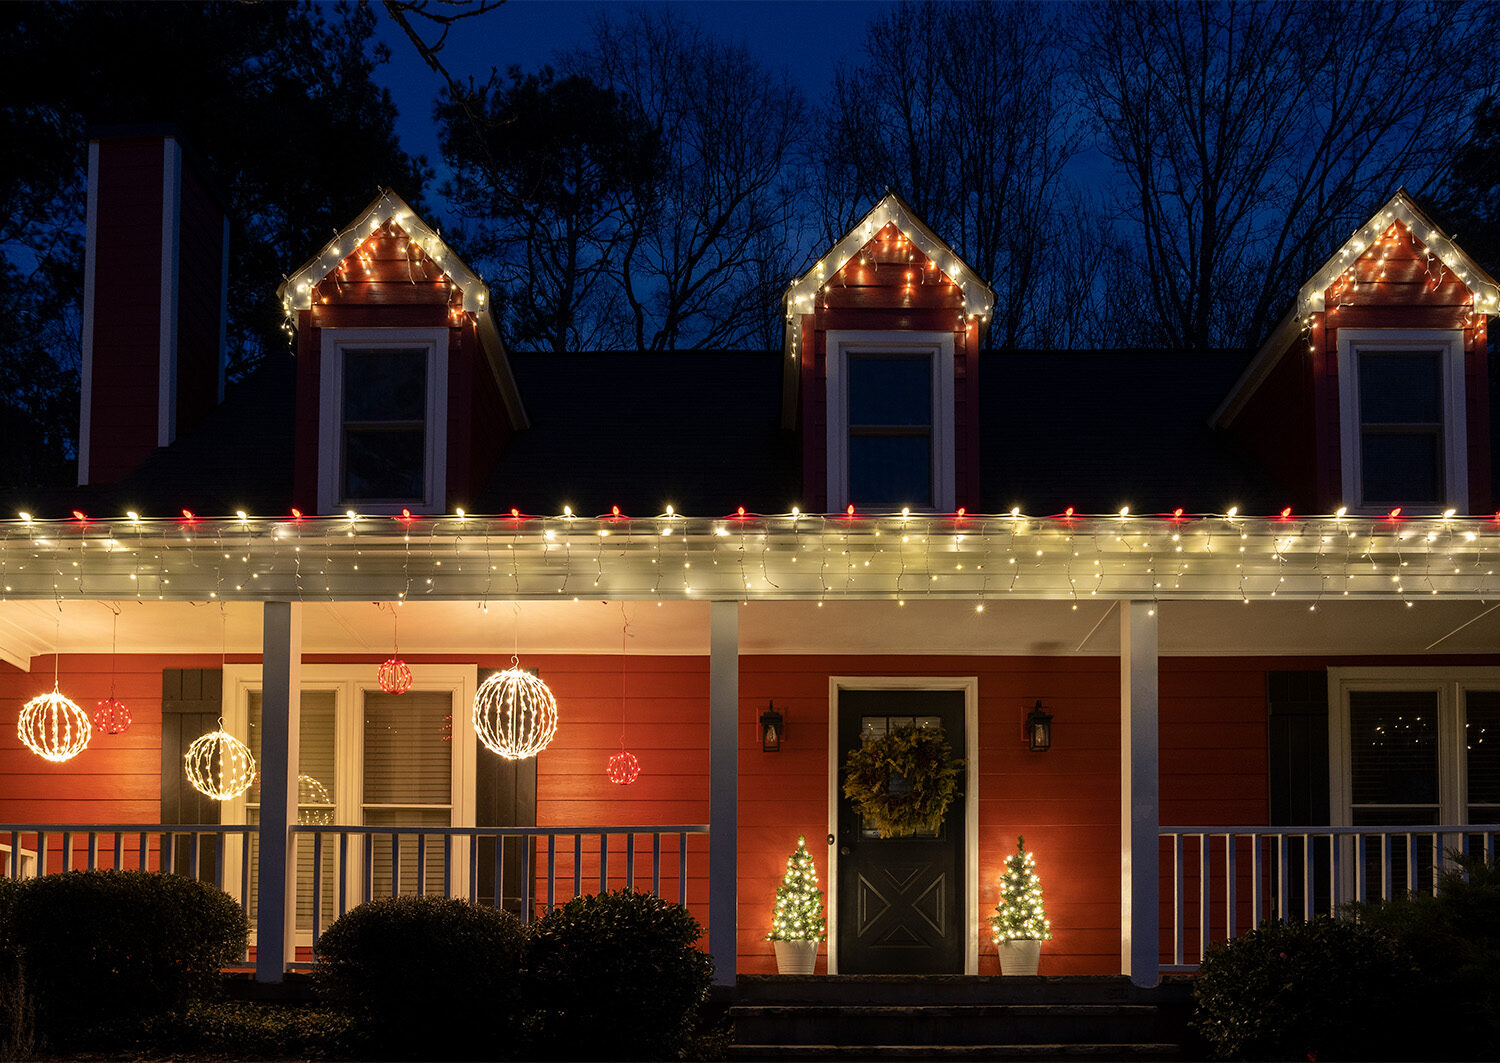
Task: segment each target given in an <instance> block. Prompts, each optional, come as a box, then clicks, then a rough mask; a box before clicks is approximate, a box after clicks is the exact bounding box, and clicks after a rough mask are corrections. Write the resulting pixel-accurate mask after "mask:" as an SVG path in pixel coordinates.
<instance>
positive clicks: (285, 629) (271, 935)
mask: <svg viewBox="0 0 1500 1063" xmlns="http://www.w3.org/2000/svg"><path fill="white" fill-rule="evenodd" d="M263 625H264V626H263V633H262V641H261V683H262V686H261V730H260V765H259V767H260V831H259V837H260V879H259V882H258V883H257V889H256V893H255V899H256V904H257V910H256V919H255V927H256V944H255V978H256V981H259V982H279V981H281V980H282V978H283V977H284V976H285V974H286V965H287V962H288V961H290V960H292V959H295V958H296V955H297V952H296V944H297V939H296V923H297V848H296V847H297V838H296V835H294V834H293V833H292V832H291V825H292V824H293V823H296V822H297V738H298V734H299V731H300V727H299V722H300V717H301V707H302V705H301V686H302V605H301V603H299V602H266V603H265V606H264V621H263Z"/></svg>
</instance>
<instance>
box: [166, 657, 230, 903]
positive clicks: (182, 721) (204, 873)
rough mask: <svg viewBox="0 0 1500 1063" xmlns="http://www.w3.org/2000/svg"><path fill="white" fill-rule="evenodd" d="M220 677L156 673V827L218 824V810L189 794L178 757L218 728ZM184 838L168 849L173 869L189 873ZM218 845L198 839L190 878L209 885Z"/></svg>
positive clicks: (208, 671)
mask: <svg viewBox="0 0 1500 1063" xmlns="http://www.w3.org/2000/svg"><path fill="white" fill-rule="evenodd" d="M223 685H224V684H223V673H222V672H220V670H219V669H217V668H166V669H163V670H162V673H161V822H162V823H163V824H168V825H169V824H173V823H218V822H220V813H221V812H222V810H223V808H222V805H221V804H220V803H219V802H218V801H215V800H213V799H212V798H210V797H206V796H205V795H203V794H201V793H199V792H198V791H197V790H195V789H193V787H192V785H191V784H190V783H189V782H188V781H187V775H186V774H185V772H184V771H183V763H182V758H183V754H185V753H186V752H187V748H188V746H189V745H191V744H192V742H193V740H194V739H195V738H198V737H199V736H200V735H206V734H208V733H210V732H211V731H217V730H218V729H219V720H220V719H221V718H222V717H223V715H224V705H223ZM190 852H191V848H190V845H189V840H188V838H186V837H179V838H177V839H176V842H175V844H174V845H173V847H172V855H171V859H172V869H173V870H175V871H180V872H189V868H188V864H189V854H190ZM217 860H218V841H217V839H216V838H214V837H212V836H205V837H204V838H202V839H201V841H200V844H199V847H198V867H197V868H196V869H192V871H191V872H190V873H192V874H194V876H195V877H197V878H206V879H209V880H210V881H212V879H213V877H214V867H215V865H216V862H217Z"/></svg>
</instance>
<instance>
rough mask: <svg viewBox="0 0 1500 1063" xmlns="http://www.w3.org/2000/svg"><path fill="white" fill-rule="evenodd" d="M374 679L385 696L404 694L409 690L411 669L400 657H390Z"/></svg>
mask: <svg viewBox="0 0 1500 1063" xmlns="http://www.w3.org/2000/svg"><path fill="white" fill-rule="evenodd" d="M375 679H376V681H377V682H378V683H379V684H380V689H381V690H383V691H385V692H386V693H387V694H405V693H406V692H407V691H408V690H410V689H411V669H410V668H408V667H407V666H406V662H405V661H403V660H402V659H401V658H400V657H392V658H390V659H388V660H387V661H386V662H385V663H384V664H382V665H381V666H380V670H379V671H378V672H376V673H375Z"/></svg>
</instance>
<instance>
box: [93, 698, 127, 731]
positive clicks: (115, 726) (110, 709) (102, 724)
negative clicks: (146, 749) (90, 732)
mask: <svg viewBox="0 0 1500 1063" xmlns="http://www.w3.org/2000/svg"><path fill="white" fill-rule="evenodd" d="M94 726H95V727H96V728H98V729H99V732H100V733H101V734H107V735H120V734H124V733H125V732H126V731H128V730H130V710H129V709H127V708H126V707H125V703H124V702H123V701H121V700H119V699H118V698H104V699H102V700H101V701H100V702H99V705H98V706H97V707H96V708H95V709H94Z"/></svg>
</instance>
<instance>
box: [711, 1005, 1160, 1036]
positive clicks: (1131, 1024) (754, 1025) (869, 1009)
mask: <svg viewBox="0 0 1500 1063" xmlns="http://www.w3.org/2000/svg"><path fill="white" fill-rule="evenodd" d="M1158 1017H1159V1012H1158V1009H1157V1008H1156V1007H1155V1006H1153V1005H1150V1004H941V1005H932V1004H912V1005H890V1004H822V1003H819V1004H736V1005H735V1006H733V1007H731V1008H730V1009H729V1018H730V1020H731V1021H732V1022H733V1023H734V1036H735V1041H736V1042H737V1043H742V1044H758V1045H767V1044H781V1045H788V1046H790V1045H808V1044H848V1043H851V1042H859V1043H862V1044H881V1045H931V1044H938V1043H942V1044H948V1045H993V1044H1008V1045H1022V1044H1060V1043H1071V1042H1084V1043H1094V1042H1099V1043H1112V1044H1122V1043H1129V1042H1134V1041H1147V1042H1149V1041H1154V1040H1156V1039H1157V1036H1158V1035H1157V1025H1158Z"/></svg>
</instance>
